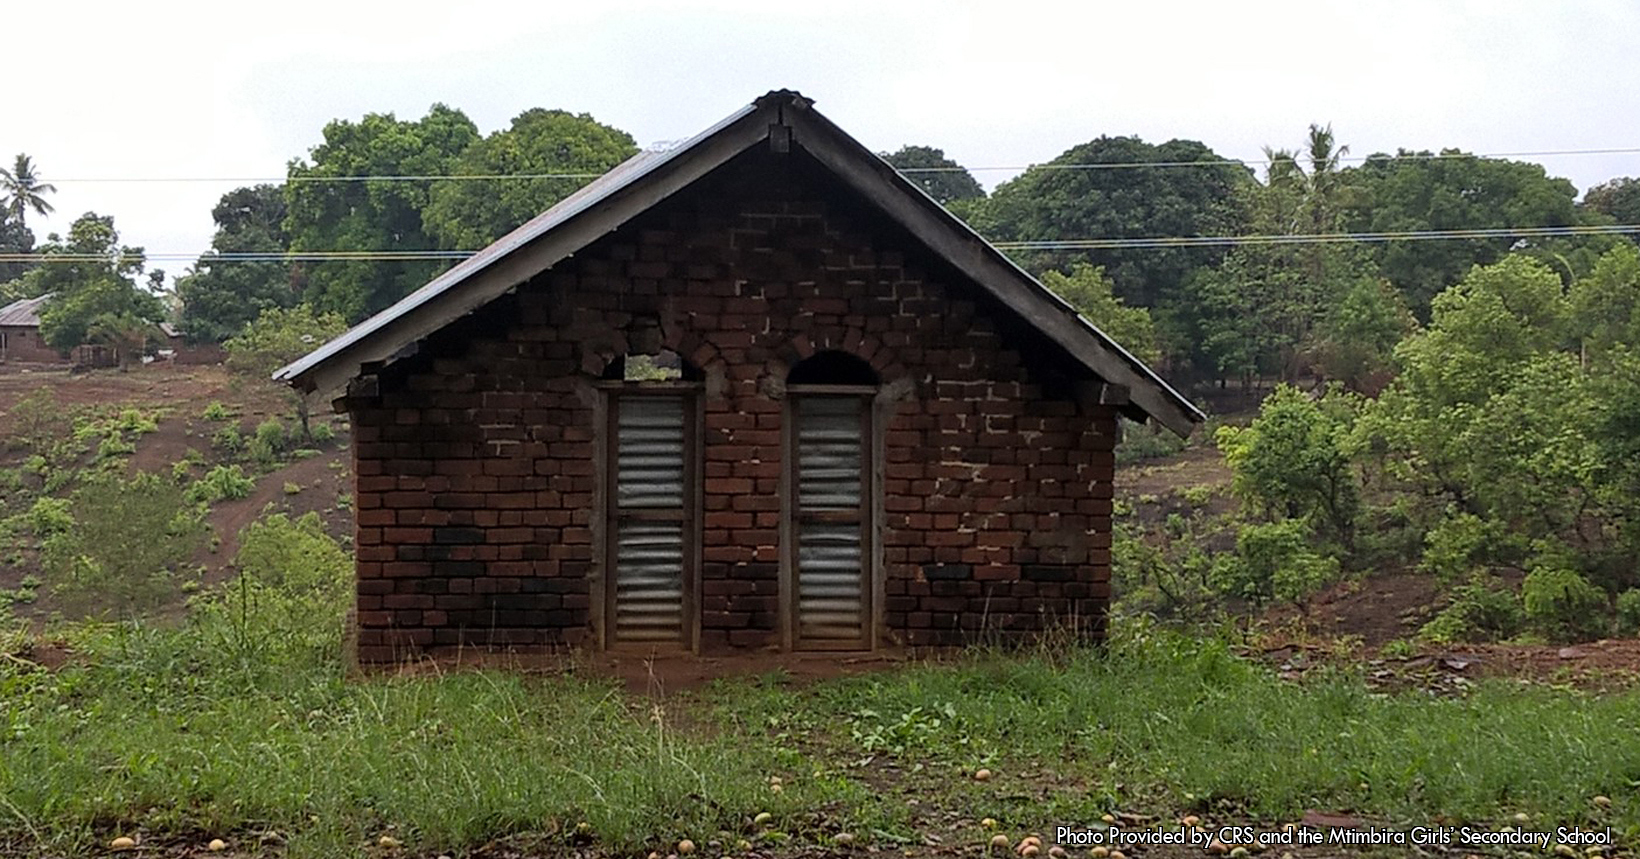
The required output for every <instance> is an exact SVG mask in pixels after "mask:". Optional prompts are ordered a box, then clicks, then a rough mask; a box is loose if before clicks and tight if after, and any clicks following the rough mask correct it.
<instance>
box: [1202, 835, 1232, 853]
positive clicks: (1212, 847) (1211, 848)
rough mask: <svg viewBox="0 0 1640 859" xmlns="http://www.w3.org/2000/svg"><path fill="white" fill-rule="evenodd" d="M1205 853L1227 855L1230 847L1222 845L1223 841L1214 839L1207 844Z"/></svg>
mask: <svg viewBox="0 0 1640 859" xmlns="http://www.w3.org/2000/svg"><path fill="white" fill-rule="evenodd" d="M1207 852H1209V853H1221V854H1222V853H1229V852H1230V845H1228V844H1226V843H1224V842H1223V841H1220V840H1219V839H1217V838H1215V839H1213V840H1212V841H1209V842H1207Z"/></svg>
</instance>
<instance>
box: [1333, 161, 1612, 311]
mask: <svg viewBox="0 0 1640 859" xmlns="http://www.w3.org/2000/svg"><path fill="white" fill-rule="evenodd" d="M1345 172H1346V174H1348V179H1347V181H1348V182H1350V183H1351V184H1353V185H1355V186H1357V187H1359V189H1360V193H1359V194H1358V195H1356V196H1355V197H1354V198H1353V199H1352V200H1351V201H1350V202H1351V205H1350V206H1349V207H1348V208H1347V210H1346V211H1345V213H1344V218H1343V226H1344V228H1345V229H1347V230H1350V231H1357V232H1360V231H1364V232H1375V233H1395V232H1418V231H1426V230H1479V229H1489V230H1501V231H1503V232H1502V233H1500V234H1499V235H1496V236H1487V237H1483V238H1473V239H1442V240H1439V241H1413V240H1396V241H1388V242H1381V243H1378V244H1375V245H1374V246H1373V249H1374V250H1373V253H1374V256H1375V258H1376V259H1377V262H1378V266H1379V268H1380V270H1381V271H1382V272H1383V274H1384V276H1385V277H1387V278H1388V279H1389V281H1390V282H1391V283H1393V284H1395V285H1396V287H1397V288H1399V289H1400V290H1401V291H1402V293H1403V294H1404V295H1405V296H1406V301H1407V304H1408V306H1409V307H1411V308H1412V309H1413V311H1414V312H1415V313H1417V314H1418V315H1419V316H1420V317H1424V316H1426V315H1427V313H1428V311H1429V309H1430V301H1431V299H1432V298H1433V297H1434V296H1435V295H1436V294H1438V293H1440V292H1441V290H1443V289H1446V288H1447V287H1449V286H1451V285H1453V284H1455V283H1457V282H1458V281H1459V280H1461V279H1462V278H1463V277H1464V276H1465V275H1466V274H1467V273H1468V272H1469V270H1470V269H1471V268H1472V267H1474V266H1476V265H1490V264H1492V263H1494V262H1497V261H1498V260H1500V259H1502V258H1503V257H1504V255H1505V254H1507V253H1509V252H1510V251H1511V250H1512V249H1515V250H1518V249H1522V248H1540V249H1544V250H1549V251H1555V252H1563V251H1564V249H1568V248H1572V247H1576V246H1578V245H1580V244H1582V243H1585V242H1586V241H1591V240H1592V239H1589V240H1584V239H1579V240H1577V241H1575V242H1574V241H1568V240H1558V241H1548V240H1545V239H1542V238H1535V237H1530V236H1526V235H1523V234H1519V233H1515V232H1511V231H1512V230H1517V229H1520V228H1525V227H1564V226H1571V225H1576V224H1581V223H1585V222H1587V221H1588V216H1587V214H1586V213H1583V212H1580V211H1579V210H1578V208H1577V206H1576V204H1575V202H1574V201H1575V200H1576V198H1577V189H1576V188H1574V187H1572V183H1570V182H1568V181H1566V180H1565V179H1558V178H1554V177H1551V176H1549V175H1548V174H1547V173H1546V172H1545V171H1544V169H1543V166H1542V165H1540V164H1531V163H1527V162H1522V161H1508V160H1503V159H1497V158H1479V157H1476V156H1473V155H1469V154H1466V153H1464V152H1461V151H1459V150H1456V149H1447V150H1442V151H1441V153H1440V154H1439V155H1438V156H1436V155H1433V154H1431V153H1429V152H1409V151H1407V150H1401V151H1400V152H1399V153H1397V154H1396V155H1394V156H1390V155H1385V154H1381V153H1380V154H1375V155H1373V156H1371V157H1370V158H1368V159H1367V161H1366V163H1364V164H1362V165H1361V166H1360V167H1356V168H1353V169H1351V170H1348V171H1345ZM1604 246H1609V241H1607V242H1605V243H1603V245H1602V247H1604ZM1567 274H1568V275H1570V276H1575V274H1576V272H1575V271H1572V272H1567ZM1568 279H1569V278H1568Z"/></svg>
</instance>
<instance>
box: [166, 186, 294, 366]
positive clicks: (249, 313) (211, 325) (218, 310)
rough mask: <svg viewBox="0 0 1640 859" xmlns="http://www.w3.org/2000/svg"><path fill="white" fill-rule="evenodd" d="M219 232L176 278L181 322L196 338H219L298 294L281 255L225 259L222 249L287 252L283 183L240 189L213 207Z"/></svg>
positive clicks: (291, 301)
mask: <svg viewBox="0 0 1640 859" xmlns="http://www.w3.org/2000/svg"><path fill="white" fill-rule="evenodd" d="M211 217H212V218H213V219H214V220H215V221H216V236H215V237H214V238H212V239H211V249H210V250H208V251H206V252H205V253H204V254H202V255H201V256H200V258H199V261H198V262H197V263H196V264H195V265H194V270H193V272H192V273H190V274H188V275H185V276H183V277H182V278H179V279H178V280H177V295H178V297H179V298H180V299H181V300H182V313H181V315H180V319H179V322H180V327H181V329H182V333H183V334H184V336H186V337H187V338H188V339H189V340H191V341H193V342H211V343H220V342H222V341H224V340H226V339H228V338H229V337H232V336H233V335H235V334H237V333H239V332H240V331H241V330H242V329H244V327H245V325H246V324H247V323H249V322H250V321H251V320H253V319H255V318H256V317H257V315H258V314H260V313H261V312H262V311H263V310H266V309H268V308H270V307H289V306H291V305H292V304H294V303H296V300H297V295H296V291H295V289H294V287H293V286H292V283H291V278H292V272H291V265H290V263H288V262H285V261H283V260H278V259H274V260H267V261H263V260H255V261H250V260H234V259H224V258H223V255H224V254H272V255H280V254H283V253H284V252H285V251H286V250H288V248H289V244H290V240H289V238H288V237H287V236H286V234H285V228H284V221H285V190H284V188H283V186H279V185H257V186H255V187H251V188H237V189H235V190H233V191H229V192H228V193H226V194H223V195H222V199H221V200H220V201H219V202H218V203H217V204H216V207H215V208H214V209H212V210H211Z"/></svg>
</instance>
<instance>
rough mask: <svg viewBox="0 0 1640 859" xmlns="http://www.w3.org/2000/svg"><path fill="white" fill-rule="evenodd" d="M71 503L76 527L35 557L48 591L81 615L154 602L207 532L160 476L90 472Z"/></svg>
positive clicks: (132, 610)
mask: <svg viewBox="0 0 1640 859" xmlns="http://www.w3.org/2000/svg"><path fill="white" fill-rule="evenodd" d="M69 506H70V511H71V513H72V515H73V520H74V521H73V525H71V526H70V527H69V528H68V529H66V530H64V531H61V532H58V533H56V534H53V535H52V536H51V537H50V538H49V539H47V540H46V541H45V543H44V545H43V546H42V547H41V552H40V559H41V561H42V564H43V566H44V568H45V571H46V573H47V575H48V581H49V583H50V585H51V589H52V592H53V593H54V594H55V595H56V596H57V598H58V600H59V601H60V602H61V604H62V605H63V606H64V608H65V609H66V610H68V611H69V612H71V613H76V614H81V615H87V616H107V615H117V616H120V617H131V616H133V615H141V614H144V613H146V612H148V611H150V610H152V609H154V608H156V607H158V606H159V605H160V604H162V603H163V602H164V601H165V599H166V598H168V597H169V596H171V595H172V594H173V593H174V588H173V586H172V577H173V575H174V573H175V569H176V567H178V566H179V565H180V564H182V563H183V562H184V561H186V560H187V559H188V558H189V557H190V556H191V555H192V554H193V553H194V551H195V550H196V549H197V548H198V547H199V546H200V545H201V543H202V542H203V539H204V533H205V531H206V530H207V529H206V528H205V526H204V524H203V523H202V522H200V521H199V519H198V517H197V516H195V515H194V514H193V513H192V511H190V510H189V509H188V508H187V507H186V506H185V505H184V503H183V496H182V490H181V489H180V488H179V487H177V486H175V485H174V484H171V483H169V482H168V481H166V480H164V479H162V478H161V477H160V476H159V475H157V474H138V475H137V476H136V477H133V478H131V479H130V480H121V479H119V478H118V477H114V476H109V475H104V476H102V477H98V478H95V479H93V480H92V481H90V482H88V483H87V484H86V485H84V486H82V487H80V488H79V489H78V490H76V491H75V492H74V495H73V496H72V498H71V499H70V505H69Z"/></svg>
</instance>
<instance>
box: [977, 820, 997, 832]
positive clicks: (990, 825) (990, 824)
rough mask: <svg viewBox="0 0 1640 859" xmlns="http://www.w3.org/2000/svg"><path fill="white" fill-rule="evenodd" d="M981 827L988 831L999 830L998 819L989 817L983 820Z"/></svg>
mask: <svg viewBox="0 0 1640 859" xmlns="http://www.w3.org/2000/svg"><path fill="white" fill-rule="evenodd" d="M979 825H980V826H983V827H985V828H986V829H995V828H997V819H996V818H995V817H987V818H985V819H984V820H981V821H980V822H979Z"/></svg>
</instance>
